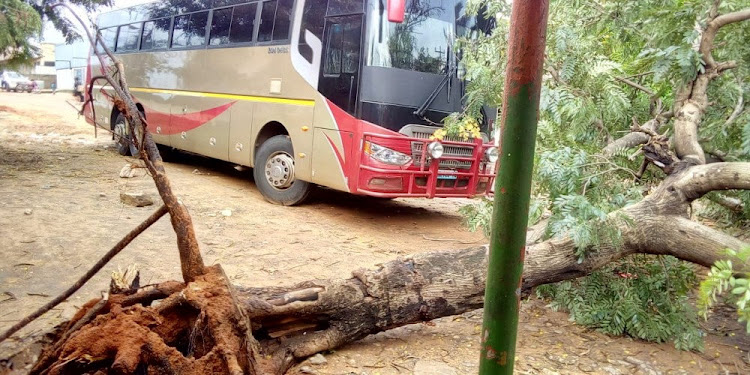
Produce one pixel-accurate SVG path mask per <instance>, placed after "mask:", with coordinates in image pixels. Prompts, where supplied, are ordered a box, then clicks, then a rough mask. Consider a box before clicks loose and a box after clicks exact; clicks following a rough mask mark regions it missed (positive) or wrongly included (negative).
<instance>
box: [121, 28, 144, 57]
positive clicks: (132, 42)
mask: <svg viewBox="0 0 750 375" xmlns="http://www.w3.org/2000/svg"><path fill="white" fill-rule="evenodd" d="M140 35H141V24H140V23H133V24H130V25H124V26H120V32H119V34H117V52H127V51H135V50H137V49H138V37H139V36H140Z"/></svg>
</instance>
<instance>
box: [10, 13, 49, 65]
mask: <svg viewBox="0 0 750 375" xmlns="http://www.w3.org/2000/svg"><path fill="white" fill-rule="evenodd" d="M41 29H42V23H41V20H40V18H39V15H37V14H36V13H35V12H34V9H33V8H31V6H29V5H28V4H26V3H24V2H23V1H21V0H0V67H3V68H15V67H16V66H19V65H24V64H29V63H30V62H31V61H32V60H33V59H34V58H35V57H36V56H37V55H38V54H39V49H38V48H37V47H35V46H33V45H32V44H31V43H30V42H29V39H30V38H32V37H34V36H36V35H38V34H39V32H41Z"/></svg>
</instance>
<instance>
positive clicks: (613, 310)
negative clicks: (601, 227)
mask: <svg viewBox="0 0 750 375" xmlns="http://www.w3.org/2000/svg"><path fill="white" fill-rule="evenodd" d="M696 283H697V279H696V277H695V274H694V272H693V270H692V268H691V266H690V265H688V264H687V263H685V262H681V261H680V260H678V259H677V258H674V257H671V256H658V257H654V256H647V255H638V256H634V257H631V258H629V259H627V260H621V261H618V262H614V263H611V264H609V265H608V266H607V267H606V268H604V269H603V270H601V271H600V272H596V273H594V274H592V275H591V276H589V277H585V278H581V279H578V280H574V281H563V282H561V283H558V284H551V285H544V286H541V287H538V288H537V290H536V292H537V295H538V296H539V297H542V298H546V299H549V300H550V301H551V302H550V307H552V308H553V309H564V310H567V311H569V312H570V319H571V320H573V321H575V322H576V323H578V324H581V325H584V326H587V327H591V328H594V329H596V330H598V331H601V332H604V333H607V334H610V335H629V336H632V337H635V338H639V339H643V340H648V341H654V342H665V341H674V345H675V347H676V348H677V349H680V350H703V341H702V337H703V335H704V334H703V332H701V330H700V327H699V325H698V319H697V314H696V313H695V310H694V308H693V307H692V306H691V304H690V303H688V297H687V293H688V292H689V291H690V290H692V289H693V288H694V287H695V285H696Z"/></svg>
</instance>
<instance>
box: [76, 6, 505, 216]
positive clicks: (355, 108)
mask: <svg viewBox="0 0 750 375" xmlns="http://www.w3.org/2000/svg"><path fill="white" fill-rule="evenodd" d="M465 6H466V0H406V1H404V0H162V1H159V2H154V3H149V4H143V5H138V6H134V7H129V8H125V9H119V10H114V11H111V12H108V13H103V14H101V15H100V16H99V17H98V18H97V27H98V30H99V32H100V33H101V36H102V39H103V41H104V43H105V44H106V45H107V46H108V47H109V48H110V49H111V50H112V51H113V52H114V53H115V54H117V55H118V58H119V59H121V60H122V62H123V64H124V66H125V69H126V75H127V78H128V83H129V85H130V91H131V92H132V94H133V96H134V98H135V99H136V102H137V105H138V109H139V110H141V111H142V113H143V114H144V117H145V118H146V121H147V123H148V131H149V132H150V133H151V134H152V136H153V138H154V141H155V142H156V143H157V144H159V145H162V146H166V147H171V148H174V149H178V150H184V151H187V152H191V153H197V154H200V155H204V156H207V157H211V158H216V159H220V160H224V161H227V162H230V163H235V164H238V165H241V166H247V167H251V168H253V177H254V179H255V183H256V185H257V188H258V190H259V191H260V192H261V194H262V195H263V196H264V197H265V198H266V199H267V200H268V201H270V202H272V203H276V204H282V205H295V204H299V203H301V202H302V201H303V200H304V199H305V198H306V197H307V196H308V193H309V192H310V190H311V188H312V187H314V186H317V185H320V186H324V187H328V188H331V189H336V190H340V191H344V192H349V193H352V194H357V195H367V196H373V197H381V198H396V197H426V198H437V197H473V196H477V195H483V194H490V193H491V191H492V185H493V180H494V178H495V174H496V168H497V166H496V161H497V157H498V150H497V147H496V144H495V142H493V140H492V139H491V137H490V136H488V134H492V127H493V120H494V116H492V115H485V116H484V118H483V120H482V123H481V131H482V137H481V139H473V140H469V141H466V140H460V139H448V138H444V139H441V140H435V139H431V138H434V137H431V136H432V134H433V133H434V132H435V131H436V130H437V129H440V127H441V126H442V125H441V121H443V119H444V118H445V117H446V116H447V115H448V114H450V113H452V112H456V111H460V110H461V109H462V104H463V102H462V99H463V96H464V93H465V82H464V81H463V79H462V77H461V69H460V60H459V59H458V58H457V53H456V51H452V50H453V49H454V42H455V40H456V38H457V37H462V36H469V35H475V34H477V33H486V32H488V31H489V30H488V25H490V24H491V23H490V22H488V21H487V20H486V19H483V18H481V17H476V16H468V15H467V14H466V12H465ZM103 71H104V67H102V66H100V64H99V61H98V59H96V58H91V56H90V57H89V65H88V70H87V82H89V81H90V79H91V77H92V76H95V75H99V74H101V73H102V72H103ZM92 95H93V104H92V105H93V107H94V108H95V111H92V110H91V106H88V108H87V110H86V111H85V114H86V115H87V116H86V118H87V121H89V122H90V123H92V124H94V123H96V124H99V125H100V126H108V127H109V128H110V129H111V130H112V131H113V132H114V133H115V134H117V135H119V136H121V139H125V140H126V139H128V137H129V136H130V135H129V134H128V132H129V131H128V127H127V126H126V123H125V119H124V116H123V115H122V114H120V113H119V111H118V109H117V108H116V107H114V106H113V100H112V91H111V90H110V89H109V88H108V86H107V85H106V84H102V81H99V84H98V85H94V87H93V94H92ZM487 112H488V114H489V113H492V110H490V109H487ZM495 112H496V111H495ZM94 113H95V114H96V117H97V118H93V115H94ZM115 138H118V137H115ZM129 143H130V142H120V143H118V144H117V150H118V152H120V153H121V154H123V155H127V154H128V153H132V154H136V153H137V150H133V149H132V146H129Z"/></svg>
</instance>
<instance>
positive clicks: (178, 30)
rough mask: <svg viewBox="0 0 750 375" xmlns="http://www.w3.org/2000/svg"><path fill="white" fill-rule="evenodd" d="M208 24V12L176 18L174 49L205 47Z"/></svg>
mask: <svg viewBox="0 0 750 375" xmlns="http://www.w3.org/2000/svg"><path fill="white" fill-rule="evenodd" d="M207 23H208V12H207V11H205V12H198V13H192V14H186V15H184V16H178V17H175V18H174V29H173V31H172V48H175V47H192V46H202V45H205V44H206V24H207Z"/></svg>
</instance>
